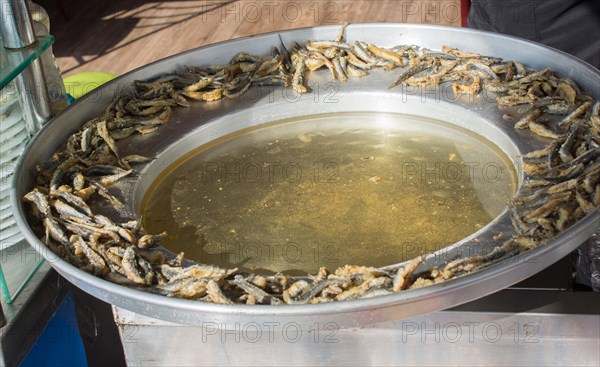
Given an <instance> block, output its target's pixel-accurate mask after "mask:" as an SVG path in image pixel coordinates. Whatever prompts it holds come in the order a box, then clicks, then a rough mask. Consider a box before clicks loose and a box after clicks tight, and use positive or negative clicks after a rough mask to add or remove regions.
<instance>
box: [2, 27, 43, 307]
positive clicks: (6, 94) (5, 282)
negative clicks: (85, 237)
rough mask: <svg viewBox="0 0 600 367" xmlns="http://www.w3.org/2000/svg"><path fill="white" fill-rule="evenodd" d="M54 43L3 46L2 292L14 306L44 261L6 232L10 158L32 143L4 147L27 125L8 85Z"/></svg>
mask: <svg viewBox="0 0 600 367" xmlns="http://www.w3.org/2000/svg"><path fill="white" fill-rule="evenodd" d="M52 43H54V37H52V36H48V35H44V36H38V37H37V42H36V43H35V44H33V45H31V46H30V47H27V48H25V49H20V50H7V49H5V48H4V47H3V46H2V44H1V43H0V134H2V135H5V134H6V136H3V139H2V140H3V142H2V143H3V145H2V149H1V150H0V163H2V167H1V169H2V178H1V184H2V185H1V186H2V196H1V197H0V203H1V210H2V211H1V212H0V214H1V215H2V218H3V223H2V230H4V231H5V232H4V233H3V235H6V236H3V237H1V238H2V239H3V240H2V242H1V243H0V293H1V294H2V298H3V300H4V302H5V303H6V304H11V303H12V302H13V301H14V300H15V299H16V298H17V296H18V295H19V294H20V293H22V291H23V290H24V289H25V286H26V285H27V283H28V282H29V280H31V278H32V277H33V276H34V274H35V273H36V271H37V270H38V268H39V267H40V266H41V264H42V263H43V262H44V259H43V258H42V257H41V256H40V255H39V254H37V252H36V251H35V250H33V248H32V247H31V246H30V245H29V244H28V243H27V241H26V240H24V239H23V238H22V236H20V238H16V236H15V234H14V233H13V234H11V235H7V232H6V231H8V230H11V231H12V230H13V227H14V225H13V226H7V222H8V221H10V219H11V217H8V219H7V217H6V209H7V206H6V202H7V200H8V198H7V197H6V195H4V194H5V192H6V186H7V182H8V183H10V182H11V180H12V177H10V176H11V174H9V175H7V174H6V172H7V169H11V170H12V168H13V166H14V162H13V160H14V159H13V158H11V157H12V156H9V155H10V154H13V153H8V152H9V151H10V152H12V151H14V149H19V150H21V151H22V150H23V148H24V146H25V144H26V142H27V141H28V140H29V138H28V137H27V139H26V140H23V141H18V142H17V143H15V144H14V145H15V146H14V147H11V148H10V149H9V148H7V146H6V145H5V144H9V143H7V141H10V140H11V139H9V138H10V135H8V133H7V131H10V132H11V133H12V134H14V137H13V139H12V142H13V143H14V141H15V139H17V138H19V136H20V135H19V134H21V133H20V132H19V133H16V132H17V131H21V130H23V129H24V126H25V125H24V122H23V121H22V120H23V117H22V111H21V107H20V102H19V101H18V100H15V101H13V102H12V103H10V100H11V99H13V100H14V99H16V97H10V95H11V92H10V90H11V88H12V87H11V86H9V83H10V82H11V81H12V80H13V79H14V78H15V77H16V76H17V75H19V74H20V73H21V72H22V71H23V70H25V69H26V68H27V67H28V66H29V65H30V64H31V63H32V62H33V61H34V60H36V59H37V58H39V57H40V56H41V55H42V54H43V53H44V52H45V51H46V50H47V49H48V48H49V47H50V46H51V45H52ZM12 93H14V92H12ZM19 124H21V125H23V127H22V128H21V130H19V129H20V125H19ZM6 139H8V140H6ZM11 149H12V150H11ZM17 153H18V152H17ZM13 224H14V223H13ZM11 239H13V240H11Z"/></svg>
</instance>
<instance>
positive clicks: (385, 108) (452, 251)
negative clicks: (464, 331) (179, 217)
mask: <svg viewBox="0 0 600 367" xmlns="http://www.w3.org/2000/svg"><path fill="white" fill-rule="evenodd" d="M338 30H339V27H336V26H330V27H317V28H308V29H299V30H293V31H284V32H279V33H271V34H265V35H260V36H255V37H247V38H242V39H237V40H232V41H228V42H223V43H219V44H215V45H210V46H206V47H202V48H199V49H195V50H192V51H188V52H185V53H181V54H178V55H175V56H172V57H169V58H166V59H163V60H160V61H157V62H155V63H152V64H150V65H147V66H145V67H142V68H140V69H137V70H135V71H132V72H130V73H128V74H126V75H124V76H122V77H120V78H117V79H115V80H114V81H112V82H110V83H109V84H107V85H105V86H103V87H102V88H99V89H97V90H95V91H94V92H92V93H90V94H88V95H86V96H85V97H83V98H82V99H80V100H78V101H77V102H76V103H75V104H74V105H73V106H71V107H70V108H68V109H67V110H65V111H64V112H63V113H62V114H61V115H59V116H57V117H56V118H54V119H53V120H52V121H51V122H50V123H49V124H47V125H46V126H45V127H44V129H43V130H42V131H40V132H39V133H38V134H37V136H36V137H35V138H34V140H33V141H32V142H31V143H30V144H29V147H28V148H27V149H26V151H25V153H24V154H23V156H22V157H21V159H20V161H19V164H18V167H17V174H16V175H15V179H14V186H13V187H14V189H13V191H12V201H13V207H14V208H15V212H16V218H17V221H18V224H19V226H20V228H21V230H22V231H23V233H24V235H25V237H26V238H27V240H28V241H29V243H31V244H32V246H33V247H34V248H35V249H36V250H37V251H38V252H40V253H41V254H42V255H43V256H44V257H45V258H46V259H47V260H48V261H49V263H50V264H51V265H52V266H53V267H54V268H55V269H56V270H57V271H58V272H59V273H60V274H61V275H63V276H64V277H65V278H67V279H68V280H69V281H71V282H72V283H74V284H75V285H77V286H78V287H80V288H82V289H83V290H85V291H86V292H88V293H90V294H92V295H93V296H96V297H98V298H100V299H102V300H104V301H106V302H108V303H111V304H114V305H116V306H119V307H122V308H125V309H128V310H130V311H134V312H137V313H139V314H142V315H146V316H149V317H154V318H158V319H162V320H166V321H172V322H177V323H184V324H195V325H201V324H202V323H204V322H211V323H215V322H216V323H219V324H220V325H222V326H223V327H232V328H233V327H236V325H238V326H239V323H244V322H256V323H259V324H260V323H273V324H269V325H271V326H270V327H275V328H277V327H283V326H284V325H286V324H287V323H290V322H294V323H297V324H298V325H300V326H302V327H306V328H308V327H310V326H313V327H314V325H315V322H317V323H318V325H321V326H322V325H325V324H326V323H327V322H334V323H336V324H337V325H338V326H339V327H357V326H364V325H368V324H373V323H377V322H381V321H387V320H393V319H401V318H405V317H410V316H415V315H418V314H423V313H428V312H432V311H437V310H442V309H446V308H449V307H452V306H455V305H458V304H461V303H464V302H468V301H470V300H473V299H476V298H479V297H482V296H485V295H487V294H490V293H493V292H495V291H498V290H500V289H502V288H505V287H508V286H510V285H512V284H514V283H516V282H518V281H520V280H523V279H525V278H527V277H528V276H530V275H532V274H535V273H536V272H538V271H540V270H542V269H544V268H545V267H547V266H549V265H550V264H552V263H553V262H555V261H557V260H559V259H560V258H562V257H563V256H565V255H567V254H568V253H569V252H570V251H572V250H573V249H575V248H576V247H577V246H578V245H580V244H581V243H582V242H583V241H585V240H586V239H587V238H589V237H590V236H591V235H592V233H593V232H594V231H595V230H597V229H598V228H599V227H600V215H599V213H598V212H594V213H592V214H590V215H588V216H587V217H585V218H584V219H583V220H581V221H579V222H578V223H576V224H575V225H574V226H572V227H571V228H570V229H569V230H567V231H565V232H563V233H561V234H560V235H558V236H556V237H555V238H553V239H552V240H551V241H549V242H548V243H547V244H545V245H543V246H539V247H538V248H536V249H534V250H532V251H529V252H527V253H525V254H521V255H518V256H516V257H513V258H509V259H506V260H504V261H501V262H499V263H496V264H493V265H491V266H489V267H487V268H485V269H482V270H480V271H477V272H475V273H472V274H470V275H467V276H463V277H459V278H456V279H452V280H449V281H446V282H444V283H441V284H438V285H433V286H429V287H425V288H421V289H415V290H409V291H404V292H400V293H397V294H394V295H390V296H384V297H377V298H371V299H364V300H356V301H348V302H339V303H329V304H318V305H303V306H247V305H217V304H210V303H203V302H197V301H190V300H184V299H173V298H167V297H164V296H160V295H156V294H151V293H147V292H143V291H138V290H134V289H130V288H127V287H124V286H119V285H116V284H113V283H110V282H108V281H105V280H103V279H100V278H97V277H95V276H92V275H90V274H87V273H85V272H83V271H81V270H79V269H77V268H76V267H74V266H73V265H71V264H69V263H67V262H65V261H64V260H62V259H60V258H58V257H57V256H55V255H54V254H53V253H52V252H51V251H50V250H48V249H47V248H46V247H45V246H44V245H43V244H42V243H40V241H39V240H38V238H37V237H36V235H35V234H34V233H33V231H32V230H31V228H30V226H29V225H28V223H27V220H26V218H27V217H26V213H25V210H26V208H25V206H24V205H23V204H22V202H21V200H20V198H21V197H22V196H23V195H24V194H25V193H26V192H27V191H29V190H30V189H31V188H32V186H33V182H34V177H35V165H36V163H38V162H42V161H45V160H47V159H48V158H49V157H50V156H51V154H52V153H53V152H54V151H56V150H57V149H58V148H59V147H60V146H61V145H62V144H63V143H64V141H65V140H66V138H67V137H68V136H69V135H70V134H71V133H72V132H74V131H75V130H77V129H78V128H79V127H80V126H81V125H82V124H83V123H84V122H85V121H87V120H89V119H90V118H92V117H95V116H96V115H98V114H99V113H100V112H101V111H102V110H103V109H104V108H105V106H106V105H107V104H108V103H109V102H110V100H111V99H112V98H113V95H114V93H115V92H116V91H118V90H119V89H120V88H122V87H124V86H127V85H129V84H130V83H131V82H132V81H133V80H136V79H141V80H145V79H150V78H153V77H156V76H159V75H162V74H165V73H171V72H173V71H174V70H176V69H180V68H182V67H183V66H184V65H209V64H223V63H227V62H228V61H229V59H230V58H231V57H232V56H233V55H234V54H235V53H237V52H239V51H241V50H243V51H246V52H249V53H252V54H258V55H268V54H269V53H270V50H271V47H272V46H274V45H279V44H280V37H281V40H282V41H283V42H284V43H285V44H286V45H290V44H291V43H292V42H293V41H298V42H300V43H302V42H304V41H306V40H308V39H333V38H335V36H336V34H337V32H338ZM346 38H347V39H348V40H349V41H351V42H353V41H354V40H356V39H360V40H363V41H367V42H372V43H375V44H378V45H382V46H386V47H391V46H394V45H398V44H416V45H419V46H423V47H427V48H431V49H440V48H441V46H442V45H445V44H448V45H450V46H452V47H457V48H459V49H464V50H469V51H475V52H479V53H482V54H484V55H491V56H496V57H501V58H504V59H509V60H512V59H515V60H519V61H521V62H523V63H524V64H525V65H526V66H527V67H529V68H535V69H538V68H543V67H550V68H552V69H553V70H555V71H556V72H557V73H558V74H559V75H560V76H562V77H569V78H572V79H573V80H575V81H576V82H577V83H578V84H579V85H580V86H581V87H582V89H583V90H586V91H588V92H589V93H591V94H592V95H593V97H594V98H596V99H598V98H600V91H599V90H598V85H600V72H599V71H598V70H596V69H594V68H593V67H591V66H590V65H588V64H586V63H584V62H582V61H580V60H578V59H576V58H574V57H572V56H569V55H567V54H565V53H562V52H560V51H557V50H554V49H551V48H548V47H545V46H542V45H539V44H535V43H531V42H527V41H523V40H520V39H516V38H512V37H507V36H503V35H498V34H492V33H487V32H480V31H473V30H467V29H460V28H451V27H440V26H428V25H410V24H358V25H350V26H349V27H348V28H347V30H346ZM396 77H397V73H394V72H383V71H375V72H372V73H371V75H369V76H368V77H365V78H362V79H358V80H351V81H349V82H348V83H344V84H338V83H334V82H330V81H329V74H328V73H326V72H316V73H311V75H310V76H309V85H311V86H312V88H313V91H312V92H311V93H308V94H305V95H301V96H300V95H296V94H295V93H294V92H292V91H291V90H283V89H268V88H265V89H257V90H254V91H252V90H251V91H250V92H249V93H248V94H246V95H244V96H243V97H242V98H241V99H239V100H227V101H220V102H215V103H200V102H198V103H194V104H193V105H192V107H191V108H189V109H184V108H180V109H176V111H175V113H174V116H173V118H172V120H171V122H170V123H169V124H167V125H166V126H164V127H161V129H159V130H158V131H157V132H156V133H154V134H149V135H146V136H137V137H134V138H132V139H128V140H127V144H126V145H123V146H121V147H120V148H121V149H122V154H130V153H134V152H135V153H136V154H143V155H147V156H154V157H157V159H156V160H155V161H154V162H153V163H150V164H148V165H147V166H146V167H144V169H143V172H142V174H141V175H139V176H137V177H138V178H137V179H134V180H133V181H127V182H125V183H120V184H119V188H120V190H122V193H123V194H124V195H125V196H126V197H128V198H129V200H127V204H128V210H129V211H130V212H131V214H135V213H136V212H137V211H138V210H139V207H138V206H139V203H140V202H141V197H142V195H143V193H144V192H145V190H146V189H147V188H148V186H149V185H150V183H151V182H152V181H153V179H154V178H155V177H157V175H158V174H159V173H160V172H161V171H162V170H163V169H165V168H167V167H168V166H169V164H170V163H172V162H173V161H174V160H175V159H177V158H179V157H181V156H182V155H183V154H185V153H187V152H189V151H191V150H192V149H194V148H196V147H198V146H200V145H202V144H204V143H206V142H209V141H211V140H214V139H216V138H218V137H220V136H223V135H225V134H228V133H231V132H234V131H237V130H240V129H244V128H248V127H250V126H256V125H259V124H263V123H267V122H272V121H277V120H281V119H285V118H293V117H298V116H305V115H312V114H321V113H332V112H386V113H402V114H408V115H418V116H424V117H428V118H434V119H438V120H443V121H447V122H450V123H453V124H456V125H458V126H461V127H464V128H467V129H470V130H472V131H474V132H476V133H478V134H480V135H482V136H484V137H486V138H487V139H489V140H491V141H492V142H494V143H495V144H497V145H498V146H499V147H500V148H501V149H503V150H504V151H505V152H506V153H507V155H508V156H510V157H513V162H514V164H515V165H516V167H517V171H518V173H519V177H520V178H522V173H521V170H520V163H521V162H520V161H519V159H518V158H516V157H517V156H518V154H520V153H523V152H527V151H530V150H532V149H537V148H539V147H541V146H542V144H543V142H542V141H541V140H539V139H536V138H534V137H532V136H531V135H529V134H523V133H520V132H517V131H515V130H514V129H513V128H512V126H511V125H512V124H507V123H506V122H504V121H503V119H502V117H501V116H502V114H503V113H504V112H500V111H498V109H497V108H496V104H495V102H494V98H493V97H494V96H492V95H488V96H486V95H485V93H484V94H482V95H480V96H477V97H474V98H472V99H470V100H468V99H463V100H459V101H452V100H450V99H451V98H449V97H451V96H452V94H451V93H448V91H445V90H443V89H442V90H433V89H427V90H411V89H409V88H402V87H400V88H397V89H393V90H391V91H390V90H388V89H387V88H386V87H387V86H388V85H389V84H390V83H391V82H393V81H394V80H395V78H396ZM509 228H510V223H509V221H508V220H507V215H506V213H502V214H501V215H500V216H499V217H498V218H496V219H495V220H494V221H493V222H492V223H490V224H489V225H488V226H486V227H484V228H483V229H482V230H480V231H479V232H478V233H475V234H473V235H472V236H470V237H468V238H466V239H464V240H462V241H460V242H458V243H456V244H453V245H451V246H449V247H447V248H445V249H443V250H441V251H439V252H437V253H435V254H432V255H431V256H429V257H428V258H427V259H426V260H425V261H424V263H423V264H421V267H422V268H427V267H430V266H435V265H439V264H442V263H444V262H446V261H448V260H449V259H454V258H457V257H459V256H473V255H481V254H485V253H488V252H489V251H491V250H492V248H493V247H494V246H496V245H497V243H494V241H492V240H491V236H492V235H493V234H496V233H498V232H501V231H504V232H507V231H508V230H509ZM475 239H477V240H475ZM390 265H392V264H390ZM213 325H214V324H213Z"/></svg>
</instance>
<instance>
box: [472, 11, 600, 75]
mask: <svg viewBox="0 0 600 367" xmlns="http://www.w3.org/2000/svg"><path fill="white" fill-rule="evenodd" d="M467 27H469V28H475V29H481V30H486V31H492V32H498V33H503V34H507V35H511V36H516V37H520V38H525V39H528V40H531V41H535V42H539V43H542V44H545V45H547V46H550V47H554V48H557V49H559V50H562V51H564V52H567V53H569V54H571V55H573V56H575V57H577V58H579V59H581V60H584V61H587V62H588V63H590V64H591V65H592V66H594V67H595V68H597V69H600V0H472V1H471V5H470V9H469V15H468V17H467Z"/></svg>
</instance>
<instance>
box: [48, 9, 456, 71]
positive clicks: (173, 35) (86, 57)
mask: <svg viewBox="0 0 600 367" xmlns="http://www.w3.org/2000/svg"><path fill="white" fill-rule="evenodd" d="M37 2H39V3H40V4H41V5H42V6H44V8H46V9H47V10H48V13H49V14H50V21H51V33H52V34H53V35H54V36H55V38H56V41H55V45H54V54H55V56H56V57H57V59H58V63H59V66H60V69H61V71H62V73H63V76H69V75H72V74H75V73H78V72H82V71H104V72H109V73H114V74H123V73H125V72H127V71H130V70H132V69H135V68H137V67H139V66H142V65H145V64H148V63H150V62H152V61H155V60H158V59H161V58H164V57H167V56H170V55H173V54H176V53H179V52H182V51H185V50H189V49H192V48H195V47H199V46H202V45H206V44H210V43H214V42H219V41H224V40H228V39H232V38H237V37H242V36H247V35H252V34H259V33H264V32H271V31H277V30H284V29H292V28H299V27H308V26H314V25H333V24H341V23H343V22H350V23H366V22H408V23H433V24H442V25H453V26H459V25H460V11H459V2H460V0H419V1H412V0H411V1H408V0H333V1H322V0H239V1H235V0H231V1H223V0H219V1H197V0H190V1H142V0H120V1H104V0H86V1H80V0H77V1H75V0H54V1H51V0H39V1H37ZM59 5H60V6H59Z"/></svg>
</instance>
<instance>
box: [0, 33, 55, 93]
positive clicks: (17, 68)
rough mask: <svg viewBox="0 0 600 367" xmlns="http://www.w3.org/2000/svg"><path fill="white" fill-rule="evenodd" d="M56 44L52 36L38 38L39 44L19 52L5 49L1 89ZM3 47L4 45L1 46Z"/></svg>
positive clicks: (2, 59) (2, 62)
mask: <svg viewBox="0 0 600 367" xmlns="http://www.w3.org/2000/svg"><path fill="white" fill-rule="evenodd" d="M52 43H54V37H52V36H48V35H46V36H38V37H37V42H36V43H35V44H33V45H31V46H29V47H27V48H24V49H19V50H8V49H3V50H2V51H3V52H1V53H0V55H1V60H0V65H1V68H0V89H2V88H4V87H5V86H6V85H7V84H8V83H10V81H11V80H13V79H14V78H15V77H16V76H17V75H19V74H20V73H21V72H22V71H23V70H25V68H26V67H27V66H29V64H31V63H32V62H33V60H35V59H37V58H38V57H39V56H40V55H41V54H42V53H43V52H44V51H46V50H47V49H48V47H50V46H51V45H52ZM0 47H2V45H0Z"/></svg>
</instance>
